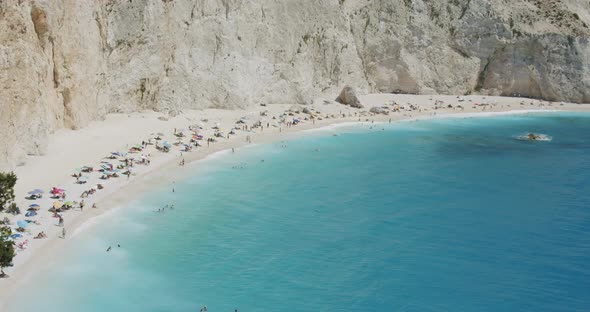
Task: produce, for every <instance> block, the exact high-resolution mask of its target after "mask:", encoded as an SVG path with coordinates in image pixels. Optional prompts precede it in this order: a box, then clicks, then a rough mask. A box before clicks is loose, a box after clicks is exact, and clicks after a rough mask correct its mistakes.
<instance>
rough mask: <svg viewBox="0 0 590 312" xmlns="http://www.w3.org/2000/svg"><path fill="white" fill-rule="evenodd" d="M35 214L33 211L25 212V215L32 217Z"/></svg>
mask: <svg viewBox="0 0 590 312" xmlns="http://www.w3.org/2000/svg"><path fill="white" fill-rule="evenodd" d="M36 215H37V213H36V212H35V211H29V212H27V213H25V217H34V216H36Z"/></svg>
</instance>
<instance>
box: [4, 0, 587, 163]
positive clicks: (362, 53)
mask: <svg viewBox="0 0 590 312" xmlns="http://www.w3.org/2000/svg"><path fill="white" fill-rule="evenodd" d="M589 27H590V0H565V1H557V0H440V1H426V0H369V1H365V0H282V1H279V0H259V1H251V0H193V1H189V0H119V1H115V0H103V1H93V0H34V1H33V0H31V1H26V0H0V73H1V75H0V85H1V88H0V143H1V144H0V169H5V168H11V167H14V166H15V165H17V164H18V163H19V162H21V161H22V159H23V156H24V155H26V154H41V153H43V150H44V144H45V143H44V142H45V138H46V137H47V135H48V134H49V133H51V132H52V131H53V130H55V129H58V128H61V127H70V128H77V127H83V126H84V125H86V124H87V123H88V122H89V121H91V120H94V119H99V118H101V117H102V116H104V115H105V114H107V113H109V112H128V111H137V110H142V109H153V110H160V111H167V112H170V113H172V114H174V113H175V112H178V111H180V110H181V109H183V108H203V107H226V108H234V107H243V106H247V105H250V104H253V103H259V102H266V103H276V102H280V103H287V102H289V103H291V102H293V103H309V102H310V101H311V100H312V99H313V98H315V97H318V96H329V97H335V96H336V95H337V94H338V91H339V89H340V88H341V87H342V86H343V85H344V84H350V85H353V86H355V87H356V88H358V89H360V90H363V91H365V92H397V91H400V92H410V93H450V94H464V93H472V92H473V93H485V94H496V95H513V94H520V95H526V96H531V97H540V98H545V99H550V100H567V101H574V102H590V88H589V87H590V43H589V38H590V28H589Z"/></svg>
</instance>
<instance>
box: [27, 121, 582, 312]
mask: <svg viewBox="0 0 590 312" xmlns="http://www.w3.org/2000/svg"><path fill="white" fill-rule="evenodd" d="M382 129H384V130H382ZM332 131H336V132H338V133H339V134H340V135H338V136H332V134H331V132H329V131H328V132H325V133H320V134H319V135H315V136H309V137H305V138H300V139H296V140H292V141H288V142H279V143H275V144H269V145H264V146H257V147H253V148H248V149H242V150H239V151H237V152H236V154H228V155H225V156H223V157H220V158H217V159H215V160H210V161H206V162H201V163H198V164H197V165H196V166H195V168H193V169H191V170H194V172H195V174H194V175H192V177H191V178H189V179H188V180H186V181H178V182H177V183H176V184H175V185H174V188H175V192H174V193H172V192H171V188H172V185H170V186H168V187H165V188H163V189H161V190H159V191H157V192H154V193H151V194H147V195H146V196H144V197H143V198H141V199H140V200H138V201H136V202H134V203H132V204H129V205H128V206H127V207H124V209H120V210H118V211H117V212H115V213H114V214H113V215H112V217H111V218H109V219H108V220H109V221H108V222H104V221H101V222H99V223H98V224H97V225H95V226H91V227H89V228H87V229H86V230H84V231H82V232H81V233H80V234H79V235H77V236H76V237H75V238H73V239H72V242H71V244H72V245H73V246H75V248H71V249H70V251H69V254H67V255H60V256H57V258H56V259H53V260H49V259H48V264H47V273H45V274H43V276H40V277H39V278H38V284H37V285H36V286H32V285H31V287H30V289H29V290H28V291H27V293H26V294H25V293H21V294H20V296H22V298H21V300H20V303H18V310H19V311H23V312H27V311H47V312H52V311H56V312H57V311H59V312H70V311H71V312H73V311H110V312H117V311H126V312H129V311H179V312H180V311H198V310H199V309H200V308H201V307H202V306H205V305H206V306H207V307H208V310H209V311H212V312H215V311H234V309H235V308H237V309H238V310H239V311H342V310H345V311H588V310H590V235H589V234H590V114H571V113H567V114H566V113H552V114H544V115H523V116H507V117H506V116H504V117H493V118H471V119H441V120H429V121H418V122H404V123H399V124H394V125H378V126H374V127H373V129H369V126H368V125H365V126H359V127H353V128H347V129H337V130H332ZM527 132H538V133H544V134H547V135H549V136H551V137H552V140H551V141H548V142H523V141H521V140H518V139H516V136H518V135H520V134H522V133H527ZM261 160H264V162H262V161H261ZM169 203H174V205H175V209H173V210H170V209H168V210H167V211H166V212H165V213H157V212H156V211H157V210H158V208H161V207H162V206H164V205H166V204H169ZM111 220H112V221H111ZM117 244H121V247H120V248H119V247H116V245H117ZM108 246H113V250H112V251H111V252H108V253H107V252H106V251H105V250H106V248H107V247H108Z"/></svg>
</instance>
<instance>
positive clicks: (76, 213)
mask: <svg viewBox="0 0 590 312" xmlns="http://www.w3.org/2000/svg"><path fill="white" fill-rule="evenodd" d="M362 101H363V104H364V105H365V108H364V109H362V110H358V109H353V108H350V107H347V106H344V105H340V104H337V103H334V102H330V103H329V104H325V103H323V102H321V101H318V103H319V104H315V105H309V106H307V107H310V108H314V109H315V110H316V112H318V114H317V115H318V116H321V117H322V120H319V119H316V121H315V124H314V123H313V122H312V120H307V121H304V122H303V123H301V124H299V125H297V126H293V127H291V128H287V127H286V125H284V124H279V119H278V116H279V115H280V114H282V113H284V112H285V111H287V110H288V109H289V108H291V107H292V105H290V104H289V105H287V104H285V105H268V106H267V107H251V108H249V109H245V110H234V111H229V110H215V109H207V110H203V111H187V112H184V113H183V114H181V115H178V116H176V117H174V118H170V119H169V120H167V121H162V120H159V119H158V117H164V115H163V114H161V113H156V112H144V113H133V114H113V115H109V116H108V117H107V118H106V120H104V121H99V122H93V123H92V124H90V125H89V126H88V127H86V128H84V129H81V130H75V131H73V130H60V131H58V132H56V133H55V134H53V135H52V136H51V138H50V139H49V149H48V151H47V153H46V154H45V155H43V156H31V157H29V158H28V160H27V163H26V165H24V166H22V167H19V168H17V169H16V170H15V173H16V174H17V176H18V182H17V185H16V189H15V194H16V198H17V204H18V205H19V207H21V211H23V214H21V215H18V216H12V215H8V214H6V213H0V219H3V218H4V217H8V218H9V219H11V221H12V223H13V225H11V227H12V228H13V229H14V228H15V225H14V224H15V223H16V221H17V220H24V219H25V217H24V212H26V209H27V207H28V206H29V204H31V203H37V204H39V205H41V210H40V211H39V214H38V215H37V216H35V217H31V218H26V219H31V220H36V221H38V222H39V223H40V225H36V224H31V225H30V226H29V232H28V233H25V234H24V237H23V238H19V239H17V240H16V243H21V242H23V241H25V240H28V242H29V244H28V247H27V248H26V249H25V250H19V251H18V254H17V256H16V257H15V259H14V263H15V266H14V267H13V268H7V269H5V271H6V273H8V274H9V275H10V278H6V279H0V311H5V310H4V309H2V302H7V301H8V300H7V298H10V293H11V292H12V291H16V290H17V289H19V288H20V286H26V285H27V284H28V283H30V282H32V279H34V276H35V275H36V274H37V273H38V272H39V271H40V270H42V269H43V263H44V261H47V259H49V258H52V257H51V255H52V254H56V253H59V250H60V249H61V248H67V242H68V239H69V238H70V237H71V235H72V234H73V235H75V233H76V232H77V231H76V229H77V228H79V227H80V226H81V225H82V224H84V223H87V222H89V221H90V220H92V219H94V220H95V219H96V217H97V216H99V215H105V212H107V211H109V210H110V209H112V208H113V207H117V206H119V207H120V206H122V205H123V204H124V203H125V201H127V200H130V199H133V198H134V197H137V196H138V195H139V194H141V193H144V192H145V191H146V190H149V189H151V188H155V187H158V186H161V185H163V184H166V183H171V181H172V180H179V179H181V178H182V174H183V170H182V167H180V166H179V165H178V163H179V161H180V160H181V156H180V154H181V153H180V151H179V147H176V146H173V148H172V151H171V152H169V153H161V152H159V151H156V150H155V148H154V147H153V146H150V147H149V148H148V149H147V150H146V151H144V152H143V153H146V154H147V153H150V154H151V157H150V159H151V165H150V166H143V165H135V171H134V173H135V174H134V175H132V176H131V178H130V179H129V180H127V177H125V176H122V177H120V178H117V179H109V180H106V181H103V180H100V179H99V178H98V177H99V173H97V172H94V173H91V174H84V175H87V176H89V177H90V180H89V181H88V183H86V184H83V185H80V184H75V183H74V182H75V179H74V178H72V177H71V174H72V173H74V172H75V171H74V169H75V168H79V167H81V166H83V165H89V166H93V167H94V168H95V169H97V168H99V166H98V165H99V163H100V161H102V160H104V159H103V158H104V157H105V156H107V155H109V154H110V152H111V151H120V152H127V150H128V147H130V146H132V145H135V144H138V143H141V141H142V140H147V139H149V138H150V137H151V135H150V134H152V133H158V132H162V133H164V134H165V136H164V137H163V140H164V141H169V142H170V143H173V142H175V139H173V135H172V133H173V131H174V128H177V129H181V128H184V129H186V130H188V126H189V125H194V124H196V123H198V124H200V125H201V126H202V127H203V128H204V129H203V130H202V131H200V133H201V134H203V135H204V136H205V138H207V137H212V136H213V133H214V130H213V129H212V127H213V126H214V125H216V124H219V127H220V128H221V129H222V130H223V131H224V133H225V134H227V133H228V132H229V130H230V129H231V128H233V127H236V126H237V127H241V126H242V125H237V124H236V121H237V120H238V119H239V118H240V117H244V116H246V117H247V121H246V122H247V125H249V126H251V125H252V124H253V123H254V122H256V121H258V120H261V121H262V124H263V125H264V130H260V129H259V128H258V129H256V130H254V131H252V132H245V131H237V134H236V135H233V136H231V137H230V139H226V138H218V142H216V143H213V144H212V145H211V146H210V147H207V142H206V141H201V144H203V146H202V147H199V148H195V149H193V151H192V152H190V153H183V156H182V157H184V159H185V160H186V162H187V164H188V163H189V162H191V161H195V160H198V159H202V158H204V157H206V156H208V155H211V154H212V153H215V152H218V151H221V150H226V149H231V148H236V149H237V148H239V147H241V146H244V145H247V144H249V143H247V142H246V137H247V136H250V137H251V140H252V143H264V142H271V141H276V140H283V139H285V138H288V137H292V136H293V135H299V134H301V133H303V132H307V131H301V130H310V129H317V128H320V127H325V126H328V125H333V124H341V123H351V122H359V119H360V121H362V122H366V121H367V120H370V121H373V120H374V121H389V120H390V119H391V120H393V121H398V120H404V119H419V118H420V119H421V118H436V117H441V116H449V115H454V116H457V117H471V116H474V113H477V114H478V115H481V113H482V112H483V113H497V112H510V113H515V112H517V111H520V112H529V111H543V110H570V111H590V106H587V105H579V104H569V103H566V104H561V103H549V102H541V101H537V100H530V99H521V98H504V97H485V96H462V97H460V98H459V97H457V96H438V95H437V96H427V95H422V96H419V95H389V94H376V95H367V96H364V97H362ZM392 101H395V102H396V103H397V104H399V105H401V106H404V107H406V108H408V107H409V105H410V104H412V105H416V106H418V107H419V108H420V109H421V110H422V111H421V112H420V111H418V110H414V111H409V110H402V111H400V112H391V113H390V114H389V115H387V116H386V115H373V114H370V113H368V111H369V109H370V108H371V107H374V106H384V105H385V104H389V105H388V106H389V107H392V105H391V104H390V102H392ZM436 101H443V102H444V104H439V106H441V107H442V106H444V107H445V108H439V109H436V110H435V109H434V107H435V102H436ZM475 103H488V104H490V105H487V106H485V108H484V107H483V106H474V104H475ZM521 103H522V104H521ZM448 104H451V105H452V106H453V108H446V106H447V105H448ZM457 105H462V106H463V109H458V108H456V106H457ZM262 111H269V113H268V116H260V112H262ZM342 114H344V115H345V116H342ZM355 114H356V116H355ZM273 116H276V117H277V119H273ZM306 116H308V115H306V114H304V113H298V114H295V116H286V117H288V118H287V119H288V120H289V121H291V120H293V118H296V117H299V118H300V119H304V118H305V117H306ZM326 117H329V118H326ZM204 119H208V122H203V121H202V120H204ZM267 123H270V124H271V127H270V128H266V125H267ZM279 129H280V130H279ZM334 129H336V128H334ZM185 133H186V134H189V133H190V132H188V131H185ZM187 141H188V139H187V138H185V139H184V142H187ZM161 142H162V141H161ZM135 155H139V154H135ZM112 162H113V163H116V162H117V161H116V160H114V161H112ZM196 165H198V163H197V164H196ZM155 181H157V182H155ZM97 183H102V184H103V185H104V186H105V188H104V189H103V190H100V191H98V192H97V193H96V194H94V195H92V196H90V197H89V198H87V199H85V202H86V207H85V208H84V211H80V209H74V210H70V211H68V212H65V213H62V215H63V216H64V218H65V227H66V229H67V232H68V235H67V236H66V238H65V239H61V238H59V235H60V234H61V230H62V228H61V227H58V226H56V225H57V219H56V218H53V217H52V213H50V212H48V211H47V210H48V208H50V207H51V206H52V203H53V202H54V201H55V200H54V199H50V198H49V196H50V194H48V191H49V189H50V187H52V186H58V187H61V188H64V189H65V190H66V193H67V199H66V200H68V201H80V197H79V196H80V194H81V193H82V192H83V191H84V190H87V189H89V188H90V187H96V184H97ZM35 188H40V189H43V190H45V191H46V194H45V195H44V197H43V198H42V199H40V200H35V201H31V200H27V199H25V197H26V194H27V192H28V191H30V190H32V189H35ZM93 203H96V204H97V206H98V208H97V209H92V208H91V205H92V204H93ZM101 219H103V220H101V221H102V222H104V219H108V214H107V215H105V218H101ZM40 231H44V232H45V233H46V234H47V235H48V237H47V238H45V239H39V240H38V239H33V237H34V236H35V235H36V234H37V233H39V232H40Z"/></svg>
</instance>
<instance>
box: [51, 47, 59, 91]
mask: <svg viewBox="0 0 590 312" xmlns="http://www.w3.org/2000/svg"><path fill="white" fill-rule="evenodd" d="M49 42H51V63H52V64H53V69H52V74H53V77H52V78H53V87H54V88H56V89H57V88H59V71H58V70H57V64H56V59H55V43H54V42H53V37H49Z"/></svg>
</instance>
